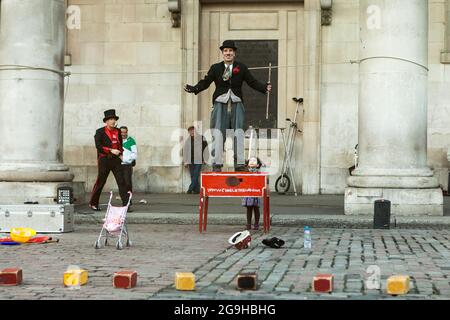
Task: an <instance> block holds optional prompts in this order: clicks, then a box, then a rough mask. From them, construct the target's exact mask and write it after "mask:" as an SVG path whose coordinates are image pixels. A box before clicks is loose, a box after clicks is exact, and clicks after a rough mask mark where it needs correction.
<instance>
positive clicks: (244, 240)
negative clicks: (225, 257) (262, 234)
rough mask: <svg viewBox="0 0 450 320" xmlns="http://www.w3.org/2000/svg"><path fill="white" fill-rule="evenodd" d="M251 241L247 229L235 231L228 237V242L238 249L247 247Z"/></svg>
mask: <svg viewBox="0 0 450 320" xmlns="http://www.w3.org/2000/svg"><path fill="white" fill-rule="evenodd" d="M251 241H252V237H251V236H250V232H248V231H247V230H245V231H242V232H238V233H235V234H234V235H233V236H231V238H230V239H228V243H229V244H232V245H234V246H235V247H236V249H238V250H242V249H247V248H248V247H249V246H250V242H251Z"/></svg>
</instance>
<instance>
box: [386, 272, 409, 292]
mask: <svg viewBox="0 0 450 320" xmlns="http://www.w3.org/2000/svg"><path fill="white" fill-rule="evenodd" d="M408 292H409V276H392V277H390V278H388V280H387V293H388V294H390V295H395V296H396V295H402V294H407V293H408Z"/></svg>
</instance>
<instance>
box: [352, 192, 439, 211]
mask: <svg viewBox="0 0 450 320" xmlns="http://www.w3.org/2000/svg"><path fill="white" fill-rule="evenodd" d="M380 199H385V200H389V201H391V205H392V206H391V214H392V215H397V216H443V215H444V197H443V195H442V190H441V189H440V188H432V189H388V188H355V187H349V188H346V189H345V214H346V215H373V214H374V202H375V201H376V200H380Z"/></svg>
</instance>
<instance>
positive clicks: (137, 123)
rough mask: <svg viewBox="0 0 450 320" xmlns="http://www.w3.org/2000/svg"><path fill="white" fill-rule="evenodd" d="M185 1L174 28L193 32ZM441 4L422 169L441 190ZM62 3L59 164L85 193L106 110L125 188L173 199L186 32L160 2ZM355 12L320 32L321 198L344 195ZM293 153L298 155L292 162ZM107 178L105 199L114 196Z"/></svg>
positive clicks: (354, 99)
mask: <svg viewBox="0 0 450 320" xmlns="http://www.w3.org/2000/svg"><path fill="white" fill-rule="evenodd" d="M194 2H195V1H193V0H187V1H186V3H187V4H189V5H186V8H187V9H189V10H186V12H184V13H183V19H185V21H187V20H189V21H190V22H192V23H190V24H189V25H192V26H194V27H198V21H197V20H196V19H198V16H197V15H196V13H195V12H196V11H195V10H194V9H192V8H191V6H192V7H195V8H197V6H198V4H196V5H194V4H192V3H194ZM448 2H449V0H430V1H429V11H430V14H429V18H430V19H429V24H430V28H429V30H430V35H429V41H430V44H429V69H430V73H429V105H428V109H429V112H428V126H429V128H428V137H429V139H428V159H429V160H428V162H429V165H430V166H431V167H432V168H434V169H435V172H436V175H437V176H438V178H439V180H440V183H441V184H442V185H443V186H444V187H445V188H447V171H448V169H447V168H448V167H449V163H448V160H447V157H446V153H447V150H448V148H449V147H450V127H449V123H450V90H449V88H450V64H444V63H442V62H447V63H450V61H447V60H446V59H445V57H447V55H442V54H441V52H443V51H450V50H448V48H449V45H447V49H446V41H445V39H446V37H448V36H449V35H448V33H450V28H447V30H448V31H447V34H446V27H447V26H448V24H449V23H450V20H449V18H448V16H449V15H450V14H449V6H448ZM69 4H71V5H72V4H74V5H79V6H80V7H81V12H82V20H81V22H82V24H81V30H70V31H68V46H67V53H68V54H71V55H72V64H73V65H72V66H71V67H67V70H68V71H71V72H73V73H74V74H73V75H72V76H71V77H70V83H69V86H68V92H67V99H66V105H65V119H64V130H65V134H64V139H65V140H64V141H65V147H64V161H65V163H66V164H67V165H69V166H70V168H71V170H72V172H73V173H75V181H86V182H87V184H86V190H87V191H90V189H91V188H92V185H93V183H94V182H95V181H94V180H95V178H96V154H95V153H96V151H95V148H94V141H93V135H94V132H95V129H96V128H98V127H100V126H102V125H103V124H102V121H101V120H102V116H103V111H104V110H105V109H108V108H115V109H117V111H118V114H119V115H120V117H121V119H120V123H119V124H120V125H128V126H129V128H130V134H131V135H132V136H135V138H136V139H137V142H138V146H139V160H138V166H137V167H136V171H135V189H136V190H139V191H150V192H181V191H182V190H183V189H185V187H186V184H187V183H188V180H189V179H188V176H187V174H186V171H183V170H182V169H181V167H180V166H178V165H177V164H174V163H172V161H171V154H172V151H173V146H174V145H175V144H176V141H175V140H176V137H175V140H172V141H171V138H172V137H171V135H172V134H173V132H174V130H176V129H177V128H179V127H181V126H182V125H185V124H186V123H184V122H185V120H186V119H190V116H191V113H192V118H193V119H194V118H195V115H196V113H195V112H193V111H192V112H191V111H189V110H191V109H192V110H194V108H192V107H191V108H190V109H188V111H183V110H182V109H181V108H182V107H181V106H182V105H185V106H186V105H189V104H190V103H191V104H193V105H195V101H197V100H196V98H194V96H189V97H188V96H185V95H184V94H183V93H182V89H181V85H182V82H189V83H190V82H193V80H192V79H194V78H195V77H194V76H192V75H191V74H190V73H187V74H184V73H182V71H186V70H191V67H189V66H188V67H187V66H186V65H184V66H183V62H182V61H184V60H183V52H182V48H183V46H184V45H183V42H182V41H183V40H182V37H183V36H184V37H186V39H191V38H190V32H187V31H186V30H184V31H183V29H181V28H172V25H171V19H170V13H169V11H168V7H167V4H166V3H165V1H161V0H69ZM358 10H359V1H358V0H335V1H333V20H332V24H331V25H330V26H323V27H322V34H321V38H322V48H321V51H322V53H321V58H322V63H323V64H322V67H321V97H320V99H321V110H320V121H321V124H320V192H321V193H324V194H342V193H343V192H344V188H345V187H346V178H347V176H348V168H349V167H350V166H352V165H353V153H354V147H355V145H356V144H357V143H358V81H359V79H358V68H359V66H358V64H357V63H353V64H352V63H350V61H352V60H353V61H356V60H358V59H359V23H360V21H359V14H358V12H359V11H358ZM197 14H198V13H197ZM194 20H195V21H194ZM447 20H449V21H447ZM196 21H197V22H196ZM182 26H185V24H183V23H182ZM197 32H198V31H196V30H194V32H193V34H196V33H197ZM197 45H198V44H197V43H195V41H190V40H185V46H186V48H187V49H186V54H187V56H186V58H185V59H186V61H187V60H188V59H190V60H189V61H191V60H192V61H194V58H195V54H194V57H191V55H192V53H191V51H190V50H191V49H189V48H190V46H193V47H196V46H197ZM195 65H197V62H195V63H194V64H193V66H195ZM186 68H187V69H186ZM77 73H83V75H80V74H77ZM98 73H106V74H103V75H101V74H98ZM125 73H128V74H125ZM130 73H135V74H130ZM136 73H140V74H136ZM142 73H147V74H142ZM306 79H307V78H306ZM66 84H67V80H66ZM183 99H184V100H185V101H184V102H183ZM192 101H194V102H192ZM183 112H185V113H186V114H185V115H184V116H183ZM189 112H190V113H189ZM301 149H302V148H301V146H299V147H298V148H297V150H296V154H298V152H300V150H301ZM302 166H303V164H302ZM302 168H303V167H302ZM304 169H305V168H303V169H302V171H303V170H304ZM307 170H309V169H307ZM111 178H112V177H111ZM111 178H110V180H109V183H108V185H107V187H106V190H109V188H111V187H114V183H112V182H113V179H111ZM297 180H298V181H301V179H300V178H297ZM183 187H184V188H183Z"/></svg>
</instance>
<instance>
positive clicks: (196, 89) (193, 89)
mask: <svg viewBox="0 0 450 320" xmlns="http://www.w3.org/2000/svg"><path fill="white" fill-rule="evenodd" d="M213 81H214V70H213V67H211V68H210V69H209V71H208V73H207V74H206V76H205V78H203V79H202V80H200V81H199V82H198V83H197V85H195V86H190V85H188V84H187V85H186V86H185V87H184V91H186V92H189V93H194V94H195V95H197V94H199V93H200V92H202V91H203V90H206V89H208V88H209V86H210V85H211V83H212V82H213Z"/></svg>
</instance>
